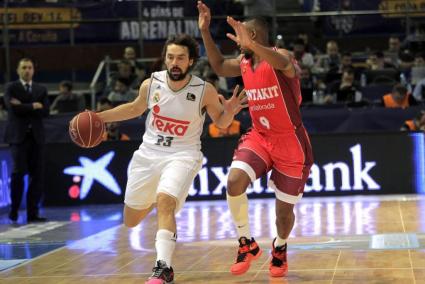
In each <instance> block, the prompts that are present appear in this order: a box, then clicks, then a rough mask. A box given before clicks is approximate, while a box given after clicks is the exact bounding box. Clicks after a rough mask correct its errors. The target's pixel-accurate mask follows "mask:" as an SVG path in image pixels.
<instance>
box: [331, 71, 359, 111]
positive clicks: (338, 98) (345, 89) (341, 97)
mask: <svg viewBox="0 0 425 284" xmlns="http://www.w3.org/2000/svg"><path fill="white" fill-rule="evenodd" d="M328 93H329V94H331V95H330V96H327V97H326V98H325V102H327V103H332V102H339V103H350V104H352V103H360V102H361V101H362V93H361V92H360V86H359V85H357V83H356V82H355V80H354V70H353V69H352V68H347V69H346V70H344V72H343V73H342V78H341V80H339V81H335V82H334V83H333V84H331V85H330V86H329V91H328Z"/></svg>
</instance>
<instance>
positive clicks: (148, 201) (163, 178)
mask: <svg viewBox="0 0 425 284" xmlns="http://www.w3.org/2000/svg"><path fill="white" fill-rule="evenodd" d="M202 158H203V155H202V152H201V151H197V150H190V151H181V150H178V152H177V153H169V152H161V151H157V150H153V149H150V148H147V147H146V146H144V145H143V144H142V145H141V146H140V148H139V149H138V150H136V151H135V152H134V154H133V157H132V159H131V161H130V165H129V170H128V180H127V187H126V191H125V199H124V203H125V204H126V205H127V206H128V207H130V208H133V209H136V210H142V209H146V208H148V207H150V206H151V205H152V204H154V203H156V197H157V194H158V193H159V192H163V193H165V194H168V195H170V196H172V197H174V198H175V199H176V202H177V205H176V212H178V211H179V210H180V209H181V208H182V207H183V204H184V202H185V200H186V198H187V195H188V193H189V189H190V186H191V184H192V182H193V180H194V178H195V177H196V175H197V174H198V172H199V170H200V169H201V167H202Z"/></svg>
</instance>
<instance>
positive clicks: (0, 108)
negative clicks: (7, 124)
mask: <svg viewBox="0 0 425 284" xmlns="http://www.w3.org/2000/svg"><path fill="white" fill-rule="evenodd" d="M3 120H7V110H6V108H5V105H4V101H3V100H0V121H3Z"/></svg>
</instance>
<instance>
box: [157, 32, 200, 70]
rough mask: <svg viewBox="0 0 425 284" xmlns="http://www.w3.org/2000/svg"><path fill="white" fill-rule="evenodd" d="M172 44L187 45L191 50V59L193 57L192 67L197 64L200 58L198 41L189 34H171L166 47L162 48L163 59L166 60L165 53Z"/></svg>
mask: <svg viewBox="0 0 425 284" xmlns="http://www.w3.org/2000/svg"><path fill="white" fill-rule="evenodd" d="M170 44H176V45H181V46H186V47H187V49H188V50H189V59H193V64H192V66H191V67H193V66H195V65H196V62H197V61H198V59H199V44H198V42H197V41H196V40H195V39H194V38H193V37H191V36H190V35H188V34H176V35H172V36H170V37H169V38H168V39H167V41H166V42H165V45H164V48H163V49H162V60H163V61H164V62H165V54H166V53H167V47H168V46H169V45H170Z"/></svg>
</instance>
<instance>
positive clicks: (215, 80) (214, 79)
mask: <svg viewBox="0 0 425 284" xmlns="http://www.w3.org/2000/svg"><path fill="white" fill-rule="evenodd" d="M205 81H207V82H208V83H211V84H212V85H213V86H214V88H216V90H217V92H218V93H219V94H221V95H223V96H224V97H225V98H229V95H228V93H229V92H228V91H227V90H225V89H224V88H222V87H221V84H220V78H219V77H218V76H217V74H215V73H214V71H212V70H210V71H209V72H208V73H207V74H206V76H205ZM230 95H231V94H230Z"/></svg>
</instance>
